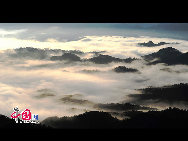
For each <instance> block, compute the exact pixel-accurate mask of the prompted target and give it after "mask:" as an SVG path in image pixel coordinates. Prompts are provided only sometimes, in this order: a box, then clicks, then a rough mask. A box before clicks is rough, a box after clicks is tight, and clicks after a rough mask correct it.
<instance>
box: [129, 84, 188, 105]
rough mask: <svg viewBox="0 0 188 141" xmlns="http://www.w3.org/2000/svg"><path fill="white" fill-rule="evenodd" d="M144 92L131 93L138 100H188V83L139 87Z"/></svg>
mask: <svg viewBox="0 0 188 141" xmlns="http://www.w3.org/2000/svg"><path fill="white" fill-rule="evenodd" d="M139 90H140V91H141V92H142V94H131V95H129V96H130V97H134V98H137V99H138V100H158V101H163V102H170V103H171V102H178V101H179V102H180V101H184V102H188V84H183V83H180V84H175V85H170V86H164V87H149V88H145V89H139Z"/></svg>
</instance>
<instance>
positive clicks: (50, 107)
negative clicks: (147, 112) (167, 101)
mask: <svg viewBox="0 0 188 141" xmlns="http://www.w3.org/2000/svg"><path fill="white" fill-rule="evenodd" d="M16 32H18V31H16ZM20 32H21V31H20ZM150 40H151V41H153V42H154V43H158V42H167V43H172V44H166V45H162V46H158V47H141V46H139V45H138V43H141V42H148V41H150ZM1 41H2V42H1ZM175 42H177V43H179V44H174V43H175ZM0 46H1V47H2V49H1V51H0V68H1V69H0V101H1V102H0V112H1V114H5V115H7V116H10V114H11V113H12V112H13V110H12V109H13V108H14V107H15V106H18V107H19V108H20V109H22V110H23V109H25V108H28V109H31V111H32V113H36V114H38V115H39V119H40V120H43V119H44V118H46V117H49V116H72V115H75V114H80V113H83V112H85V111H89V110H95V109H94V108H93V104H95V103H116V102H129V101H131V99H130V97H128V95H129V94H136V93H138V91H137V90H136V89H140V88H145V87H148V86H156V87H158V86H164V85H170V84H177V83H188V81H187V80H188V66H187V65H173V66H166V65H164V64H156V65H149V66H148V65H146V62H145V61H144V60H135V61H133V62H132V63H110V64H94V63H91V62H73V63H67V62H65V61H51V60H49V59H43V60H40V59H36V58H34V57H33V58H32V57H31V58H27V57H26V58H24V57H20V58H19V57H12V56H11V55H10V54H14V53H15V50H14V48H18V47H28V46H29V47H35V48H49V49H65V50H80V51H83V52H85V53H84V54H82V55H80V57H81V58H91V57H93V56H94V55H93V54H92V53H90V52H92V51H106V52H105V53H103V54H107V55H111V56H114V57H118V58H128V57H136V58H141V56H143V55H146V54H150V53H153V52H157V51H158V50H159V49H161V48H165V47H169V46H171V47H173V48H176V49H178V50H180V51H181V52H188V41H185V40H178V39H171V38H154V37H149V36H147V37H146V36H140V37H125V36H85V37H83V38H81V39H78V40H75V41H69V42H60V41H57V40H55V39H49V40H47V41H43V42H40V41H36V40H22V39H16V38H0ZM10 46H12V47H10ZM49 56H50V55H49ZM120 65H123V66H126V67H128V68H129V67H130V68H136V69H138V70H139V73H116V72H114V71H113V69H114V68H115V67H117V66H120ZM164 68H169V69H170V70H171V71H164V70H161V69H164ZM83 70H90V71H88V72H87V71H83ZM96 70H97V71H96ZM80 103H83V104H80ZM150 106H160V105H150Z"/></svg>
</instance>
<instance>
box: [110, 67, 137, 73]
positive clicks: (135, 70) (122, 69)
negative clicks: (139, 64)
mask: <svg viewBox="0 0 188 141" xmlns="http://www.w3.org/2000/svg"><path fill="white" fill-rule="evenodd" d="M114 71H115V72H118V73H125V72H138V70H137V69H133V68H127V67H125V66H118V67H116V68H115V69H114Z"/></svg>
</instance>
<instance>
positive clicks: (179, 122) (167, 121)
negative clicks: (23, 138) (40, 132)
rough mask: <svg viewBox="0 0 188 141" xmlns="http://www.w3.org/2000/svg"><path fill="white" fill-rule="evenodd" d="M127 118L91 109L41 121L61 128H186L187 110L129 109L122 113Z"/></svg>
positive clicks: (187, 125)
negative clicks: (114, 116) (120, 118)
mask: <svg viewBox="0 0 188 141" xmlns="http://www.w3.org/2000/svg"><path fill="white" fill-rule="evenodd" d="M124 114H125V115H126V116H129V117H130V118H129V119H124V120H118V119H116V118H113V117H112V116H111V115H110V114H109V113H106V112H98V111H91V112H86V113H84V114H81V115H78V116H73V117H61V118H58V117H51V118H47V119H45V120H44V121H43V122H42V123H43V124H46V125H48V126H51V127H54V128H61V129H68V128H72V129H75V128H76V129H82V128H85V129H100V128H104V129H105V128H118V129H131V128H142V129H145V128H156V129H160V128H168V129H170V128H186V129H187V128H188V111H187V110H180V109H178V108H169V109H166V110H163V111H148V112H141V111H131V112H130V111H129V112H125V113H124Z"/></svg>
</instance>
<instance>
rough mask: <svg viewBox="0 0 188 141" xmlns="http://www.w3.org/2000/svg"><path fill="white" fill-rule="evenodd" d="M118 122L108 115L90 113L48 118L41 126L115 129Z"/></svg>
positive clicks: (97, 112)
mask: <svg viewBox="0 0 188 141" xmlns="http://www.w3.org/2000/svg"><path fill="white" fill-rule="evenodd" d="M118 123H119V120H118V119H116V118H113V117H112V116H111V115H110V114H109V113H106V112H99V111H91V112H86V113H83V114H80V115H77V116H73V117H61V118H58V117H50V118H47V119H45V120H44V121H42V124H45V125H48V126H51V127H54V128H64V129H68V128H74V129H75V128H86V129H92V128H94V129H99V128H117V125H118Z"/></svg>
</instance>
